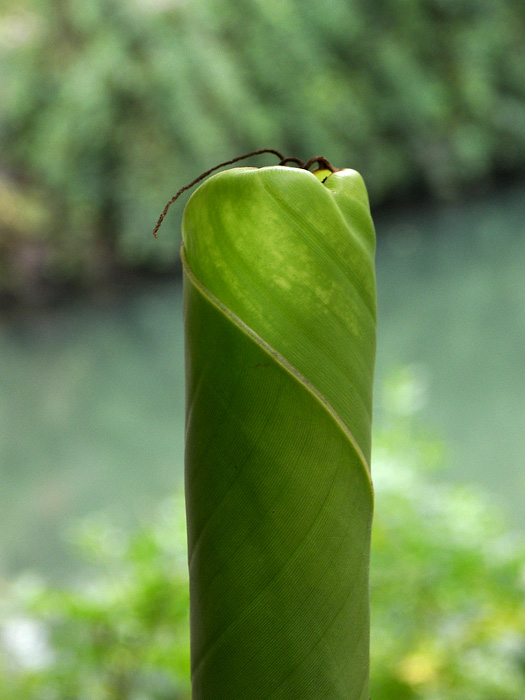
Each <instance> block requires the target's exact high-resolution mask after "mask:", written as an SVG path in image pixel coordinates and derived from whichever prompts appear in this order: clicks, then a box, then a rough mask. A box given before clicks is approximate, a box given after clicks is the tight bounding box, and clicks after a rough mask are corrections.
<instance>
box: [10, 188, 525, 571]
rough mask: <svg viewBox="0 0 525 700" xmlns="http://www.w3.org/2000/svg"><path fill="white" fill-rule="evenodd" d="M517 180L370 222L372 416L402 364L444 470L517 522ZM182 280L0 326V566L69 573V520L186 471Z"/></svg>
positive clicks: (520, 514)
mask: <svg viewBox="0 0 525 700" xmlns="http://www.w3.org/2000/svg"><path fill="white" fill-rule="evenodd" d="M524 195H525V188H523V187H521V188H515V189H513V190H509V191H507V192H506V193H504V194H500V195H491V196H490V197H485V198H480V199H478V200H476V201H471V202H469V203H467V204H465V203H463V204H462V205H461V206H457V207H453V206H447V207H439V208H434V209H428V208H426V209H421V210H420V211H417V210H413V209H412V210H410V211H406V212H402V213H397V214H396V215H392V216H388V217H382V218H381V217H380V218H379V219H378V220H377V221H376V226H377V229H378V232H379V249H378V258H377V261H378V294H379V312H380V326H379V347H378V360H377V382H376V386H377V406H378V411H377V419H376V422H377V423H378V424H380V422H381V420H382V413H381V410H380V407H381V405H382V404H383V392H382V387H383V386H384V382H385V379H387V378H388V377H389V376H391V374H392V372H395V370H396V369H397V368H399V367H403V366H407V365H409V366H411V367H413V368H414V370H413V371H414V372H415V376H417V377H419V378H420V384H422V385H423V384H424V387H423V388H424V389H425V391H424V392H423V393H422V394H421V395H420V397H419V398H420V400H421V403H422V405H421V413H420V419H419V420H420V421H421V422H423V423H427V424H428V426H429V427H431V428H433V429H435V431H436V432H437V434H438V435H439V436H441V437H443V438H444V439H445V441H446V442H447V445H448V453H447V461H448V464H449V470H448V472H446V473H444V474H443V475H442V476H441V478H448V477H451V478H454V479H460V480H463V481H468V482H474V483H476V484H478V485H481V486H483V487H484V488H485V489H487V490H489V491H490V493H491V495H492V496H493V497H494V500H495V501H496V502H498V503H499V504H500V505H501V506H502V507H503V509H504V510H505V511H506V514H507V519H508V521H509V522H510V523H511V525H512V526H514V527H519V528H522V527H523V526H525V509H523V497H524V494H525V472H524V469H523V467H524V463H525V440H524V437H523V436H524V435H525V400H524V397H525V369H524V368H525V275H524V270H525V230H524V227H525V224H524V222H525V196H524ZM183 407H184V385H183V337H182V315H181V295H180V287H179V285H178V284H176V283H173V282H172V283H162V284H161V283H157V284H154V285H150V286H148V287H142V288H140V289H130V291H129V294H127V295H123V296H122V297H121V298H119V299H118V300H111V301H107V302H105V303H104V302H98V303H96V304H95V303H93V302H91V303H87V302H84V303H79V302H74V303H71V304H70V305H66V306H64V307H63V308H62V309H60V310H54V311H49V312H47V313H45V314H40V315H38V317H35V316H32V317H25V318H18V319H16V320H11V321H9V322H7V321H5V322H4V323H3V324H2V325H0V464H1V471H0V488H1V493H2V508H1V511H0V533H1V535H0V575H2V574H11V573H14V572H18V571H22V570H25V569H28V568H30V569H34V570H37V571H42V572H44V573H45V574H47V575H51V576H55V577H57V578H65V577H67V576H68V573H69V571H70V569H71V568H72V567H75V566H76V563H75V560H74V559H72V558H71V556H70V554H69V545H68V541H67V540H68V537H67V532H68V529H69V527H70V525H71V522H72V521H73V522H76V521H78V520H79V519H81V518H82V517H84V516H86V515H89V514H91V513H93V512H97V511H104V512H108V513H109V514H110V515H112V516H113V517H115V518H117V519H118V520H119V521H120V522H122V523H123V524H124V525H134V524H136V523H138V522H140V521H144V520H147V519H148V518H149V516H150V515H151V514H152V512H153V510H154V508H155V506H156V504H157V503H158V501H159V499H161V498H162V497H164V496H165V495H167V494H168V493H170V492H171V491H173V490H174V489H177V488H180V487H181V485H182V461H183V417H184V416H183Z"/></svg>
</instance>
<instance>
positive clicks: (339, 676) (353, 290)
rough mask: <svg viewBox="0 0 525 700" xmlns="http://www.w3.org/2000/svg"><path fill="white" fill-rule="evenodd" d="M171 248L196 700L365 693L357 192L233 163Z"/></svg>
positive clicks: (368, 226) (370, 295)
mask: <svg viewBox="0 0 525 700" xmlns="http://www.w3.org/2000/svg"><path fill="white" fill-rule="evenodd" d="M183 240H184V245H183V262H184V266H185V279H184V284H185V288H184V294H185V300H184V306H185V324H186V325H185V330H186V362H187V434H186V498H187V519H188V542H189V562H190V606H191V653H192V690H193V699H194V700H245V699H246V700H248V699H249V700H263V699H264V700H310V699H311V700H314V699H315V700H322V699H324V698H326V700H339V699H341V700H342V699H343V698H344V700H354V699H355V700H364V699H365V698H368V664H369V661H368V656H369V651H368V648H369V603H368V565H369V544H370V528H371V520H372V510H373V496H372V487H371V481H370V472H369V461H370V429H371V403H372V378H373V368H374V359H375V324H376V315H375V279H374V266H373V256H374V230H373V225H372V222H371V218H370V213H369V208H368V200H367V196H366V190H365V188H364V185H363V183H362V180H361V178H360V176H359V175H358V174H357V173H355V172H354V171H351V170H343V171H339V172H337V173H335V174H333V175H329V177H328V178H327V179H326V180H325V181H324V182H322V181H321V179H318V178H316V177H315V176H314V175H313V174H312V173H309V172H307V171H305V170H299V169H295V168H288V167H282V166H278V167H269V168H261V169H255V168H235V169H232V170H229V171H225V172H222V173H220V174H219V175H215V176H214V177H212V178H210V179H209V180H208V181H206V182H205V183H204V184H203V185H201V187H199V188H198V190H197V191H196V192H195V193H194V194H193V196H192V197H191V199H190V201H189V203H188V205H187V207H186V210H185V213H184V221H183Z"/></svg>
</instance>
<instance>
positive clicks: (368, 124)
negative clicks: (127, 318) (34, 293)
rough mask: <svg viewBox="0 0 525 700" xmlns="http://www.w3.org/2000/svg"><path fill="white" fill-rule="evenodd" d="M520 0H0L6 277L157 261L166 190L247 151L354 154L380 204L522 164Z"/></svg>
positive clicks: (339, 160)
mask: <svg viewBox="0 0 525 700" xmlns="http://www.w3.org/2000/svg"><path fill="white" fill-rule="evenodd" d="M524 7H525V6H524V5H523V3H522V2H519V1H518V0H499V2H497V3H492V2H488V1H487V0H455V1H452V0H408V1H407V0H389V1H388V2H386V1H385V0H373V1H371V0H334V1H333V2H331V3H330V11H329V12H328V11H327V10H326V8H325V7H324V5H323V3H319V2H299V0H295V1H293V0H290V1H289V2H282V0H279V1H278V2H277V1H273V0H271V1H270V0H235V1H234V0H206V1H204V2H198V3H191V2H176V1H175V0H155V1H153V0H152V1H151V2H146V1H145V0H142V1H141V0H134V1H133V2H124V1H123V0H90V2H83V1H82V0H61V1H60V2H55V1H54V0H53V1H52V0H33V1H30V0H26V2H25V3H24V2H22V3H21V2H19V0H16V2H15V1H14V0H4V2H3V3H2V5H1V6H0V76H1V77H0V91H1V94H2V100H1V102H0V137H1V140H2V144H3V145H2V153H1V154H0V280H1V281H0V288H1V289H2V290H3V291H4V292H5V291H8V290H11V292H12V293H14V294H18V295H20V294H30V293H31V290H32V289H33V286H32V285H35V284H36V283H37V282H39V281H41V280H44V281H45V280H48V281H49V280H50V279H57V277H58V278H61V279H72V278H74V279H80V280H85V281H86V282H88V283H90V284H94V283H96V282H97V280H98V279H100V277H101V276H102V277H103V276H104V275H106V274H107V271H108V269H107V266H108V262H110V263H111V265H114V264H115V263H116V264H118V265H123V266H134V267H148V268H155V269H160V270H165V269H168V268H170V267H171V266H172V264H173V262H174V261H175V260H176V258H177V247H178V246H177V238H178V233H176V234H175V235H173V233H171V232H170V230H169V226H171V227H173V228H175V230H178V214H172V216H171V224H169V225H168V226H167V230H166V231H164V232H163V235H162V236H161V240H160V241H158V242H155V241H154V240H153V238H152V237H151V236H150V235H149V234H150V230H151V228H152V227H153V224H154V223H155V220H156V218H157V215H158V214H159V211H160V209H161V208H162V206H163V204H164V202H165V201H166V199H167V198H168V197H169V196H170V195H171V194H172V191H174V190H177V189H178V188H179V186H181V185H182V184H184V183H185V182H188V181H189V180H191V179H192V178H193V177H194V176H196V175H197V174H198V173H199V172H201V171H204V170H206V169H207V168H208V167H211V166H212V165H214V164H215V163H217V162H220V161H221V160H225V159H227V158H230V157H232V156H233V155H237V154H239V153H242V152H244V151H247V150H251V149H255V148H261V147H265V146H267V147H274V148H279V149H281V150H283V151H284V152H285V153H286V154H288V155H296V156H299V157H302V158H308V157H310V156H311V155H317V154H318V153H322V154H324V155H326V156H327V157H329V158H330V159H331V160H333V162H334V163H336V164H338V165H340V166H347V167H348V166H349V167H355V168H357V169H358V170H360V171H361V172H362V173H363V174H364V176H365V179H366V181H367V182H368V185H369V188H370V191H371V194H372V197H373V199H374V201H376V202H379V201H382V200H384V199H385V198H388V197H392V196H395V195H396V194H398V193H400V192H404V191H414V190H415V191H418V192H420V191H427V192H430V193H433V194H437V195H450V194H452V193H454V192H456V191H457V190H458V188H461V187H463V186H465V185H468V184H469V183H473V182H479V181H480V180H483V179H487V178H489V177H490V176H491V174H493V173H494V172H496V171H501V170H513V169H514V170H516V169H519V168H520V167H522V166H523V164H524V162H525V119H524V118H523V115H524V106H525V101H524V97H525V68H524V66H525V50H524V44H523V36H524V34H525V9H524ZM261 162H262V161H261ZM264 162H268V160H267V161H264ZM179 209H180V208H179Z"/></svg>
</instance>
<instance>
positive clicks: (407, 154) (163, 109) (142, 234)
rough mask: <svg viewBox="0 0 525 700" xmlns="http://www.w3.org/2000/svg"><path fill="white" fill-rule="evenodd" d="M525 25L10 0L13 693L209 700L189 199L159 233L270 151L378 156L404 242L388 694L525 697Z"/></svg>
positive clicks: (4, 662)
mask: <svg viewBox="0 0 525 700" xmlns="http://www.w3.org/2000/svg"><path fill="white" fill-rule="evenodd" d="M524 36H525V5H524V3H523V2H521V1H520V0H499V2H497V3H492V2H489V1H488V0H331V1H330V2H328V3H320V2H314V1H313V0H302V1H300V0H278V1H277V0H194V1H193V2H190V0H127V1H126V2H125V1H124V0H90V2H84V1H82V0H0V143H1V150H0V492H1V508H0V687H1V688H3V689H4V690H3V692H4V695H2V696H1V697H2V698H3V699H4V698H5V699H6V700H11V699H12V700H15V698H16V700H18V699H19V698H30V699H33V698H34V699H35V700H40V699H41V698H42V699H43V700H47V699H49V700H66V699H67V700H72V699H75V700H76V699H77V698H78V699H80V698H88V697H89V698H90V700H98V699H101V700H102V699H104V700H105V699H107V700H161V699H166V700H167V699H168V698H169V699H170V700H176V699H181V700H182V699H183V698H184V699H186V698H189V685H188V673H189V671H188V639H187V592H186V589H187V574H186V568H185V549H184V548H185V535H184V513H183V501H182V500H181V495H180V494H181V489H182V474H183V418H184V404H183V398H184V376H183V337H182V330H183V329H182V315H181V287H180V264H179V258H178V249H179V243H180V218H181V213H182V209H183V206H184V202H185V200H184V198H183V199H182V200H181V201H180V202H179V203H177V204H176V205H175V206H174V207H172V209H171V210H170V213H169V216H168V218H167V219H166V222H165V223H164V226H163V228H162V229H161V230H160V233H159V239H158V240H155V239H154V238H153V236H152V235H151V231H152V229H153V226H154V224H155V222H156V220H157V217H158V215H159V214H160V211H161V210H162V208H163V206H164V204H165V202H166V201H167V199H169V197H170V196H171V195H172V194H173V193H174V192H175V191H177V190H178V189H179V187H181V186H182V185H184V184H186V183H187V182H189V181H190V180H192V179H193V178H194V177H196V176H197V175H199V174H200V173H201V172H203V171H205V170H207V169H208V168H210V167H212V166H213V165H215V164H216V163H218V162H221V161H223V160H228V159H229V158H232V157H234V156H236V155H239V154H241V153H244V152H247V151H250V150H255V149H259V148H265V147H269V148H277V149H279V150H281V151H283V152H284V153H285V154H286V155H287V156H296V157H299V158H302V159H308V158H310V157H311V156H314V155H324V156H326V157H327V158H328V159H329V160H330V161H331V162H332V163H333V164H334V165H335V166H336V167H352V168H355V169H357V170H359V171H360V172H361V173H362V175H363V176H364V178H365V182H366V183H367V186H368V188H369V193H370V198H371V204H372V210H373V215H374V220H375V224H376V229H377V234H378V254H377V273H378V296H379V338H378V342H379V344H378V356H377V375H376V377H377V378H376V399H375V406H376V408H375V418H374V421H375V422H374V430H375V438H374V455H373V471H374V474H375V484H376V490H377V501H376V518H375V528H374V539H373V558H372V570H371V594H372V606H373V608H372V609H373V619H372V697H374V698H375V700H387V698H389V699H390V700H392V699H393V698H415V699H421V700H436V699H437V698H445V697H446V698H447V700H455V699H456V698H457V699H458V700H459V699H460V698H461V700H478V699H483V700H485V699H486V700H496V699H497V700H505V699H508V700H524V698H525V612H524V608H523V599H524V595H525V556H524V551H525V550H524V546H523V531H524V529H525V508H524V507H523V503H524V496H525V470H524V466H525V441H524V439H523V435H524V434H525V402H524V396H525V370H524V367H525V274H524V270H525V43H524V41H523V37H524ZM274 162H275V159H272V158H271V157H270V156H265V157H259V158H254V159H253V160H252V161H251V163H252V164H253V165H268V164H273V163H274Z"/></svg>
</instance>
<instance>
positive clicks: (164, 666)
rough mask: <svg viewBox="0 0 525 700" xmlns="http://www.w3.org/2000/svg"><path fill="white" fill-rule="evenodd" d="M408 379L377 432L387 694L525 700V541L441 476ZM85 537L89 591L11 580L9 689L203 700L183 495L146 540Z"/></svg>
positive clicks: (0, 635)
mask: <svg viewBox="0 0 525 700" xmlns="http://www.w3.org/2000/svg"><path fill="white" fill-rule="evenodd" d="M406 379H407V377H403V376H401V377H398V378H397V379H395V381H394V384H395V383H396V382H397V383H398V384H399V385H400V386H401V385H402V386H401V392H397V394H398V396H401V399H400V402H398V403H399V406H402V410H400V412H398V413H397V414H391V416H390V418H388V419H386V420H385V422H384V427H383V428H382V429H381V431H380V432H376V436H375V443H374V461H373V466H374V480H375V485H376V515H375V520H374V530H373V543H372V544H373V546H372V563H371V599H372V629H371V637H372V649H371V654H372V665H371V668H372V679H371V680H372V697H373V698H374V700H396V699H398V698H399V700H401V699H402V700H438V699H439V700H441V699H442V698H446V699H447V700H495V699H496V698H497V699H498V700H523V689H524V688H525V609H524V607H523V600H524V594H525V543H524V541H523V539H520V538H518V537H517V536H516V537H515V536H512V535H511V534H509V533H508V532H507V531H506V529H505V527H504V526H503V525H502V523H501V521H500V519H499V517H498V516H497V515H496V514H495V513H493V512H492V509H491V507H490V506H489V504H488V502H487V501H486V499H484V498H482V497H481V496H480V495H479V494H476V493H475V492H474V491H473V490H472V488H467V487H465V486H461V485H444V484H438V483H437V482H436V480H435V478H434V476H433V471H434V470H435V469H437V468H438V467H439V466H440V465H441V464H442V462H443V459H444V451H443V446H442V445H441V444H440V443H439V442H436V440H435V439H434V438H433V437H432V436H429V435H428V434H427V433H426V432H425V431H424V430H423V429H422V428H421V426H419V425H418V420H417V416H416V417H414V415H412V414H414V413H416V412H417V401H418V395H419V388H418V380H417V376H412V377H408V380H409V381H408V383H407V381H406ZM398 380H399V381H398ZM394 389H395V387H394ZM396 391H397V390H396ZM76 533H77V534H76V541H77V543H78V545H79V546H81V548H82V550H83V551H84V553H85V554H86V553H87V554H89V555H90V562H91V569H89V570H88V571H87V572H86V575H85V577H84V579H83V581H81V582H80V583H79V585H78V586H77V587H76V588H75V589H67V590H58V589H55V588H52V587H49V586H46V585H44V584H43V583H42V582H39V581H37V580H34V579H31V578H27V577H26V578H21V579H19V580H18V581H15V582H14V583H12V584H10V585H9V586H8V585H7V584H6V585H5V586H4V589H5V590H4V591H3V593H4V594H5V595H4V596H2V597H0V599H3V600H4V604H3V609H2V610H1V613H2V615H1V620H0V640H1V641H0V645H1V646H0V652H1V653H0V687H2V689H3V695H2V698H3V700H19V698H28V700H70V699H73V698H74V699H75V700H80V699H83V698H86V699H87V698H89V700H146V699H147V700H168V698H169V700H188V699H189V697H190V695H189V693H190V688H189V652H188V645H189V631H188V629H189V626H188V593H187V567H186V554H185V530H184V511H183V500H182V498H180V497H179V498H176V499H172V500H169V501H167V502H166V503H164V504H162V505H161V507H160V509H159V519H158V521H157V522H156V523H155V524H153V525H152V526H149V527H145V528H144V529H143V530H141V531H139V532H138V533H136V534H134V535H132V536H131V537H130V536H129V535H128V536H126V535H124V534H123V533H122V532H119V530H118V528H115V527H114V526H112V525H111V523H108V522H107V521H106V520H105V519H104V518H102V517H98V518H92V519H90V520H87V521H85V522H83V523H81V525H80V526H79V527H77V528H76Z"/></svg>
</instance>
